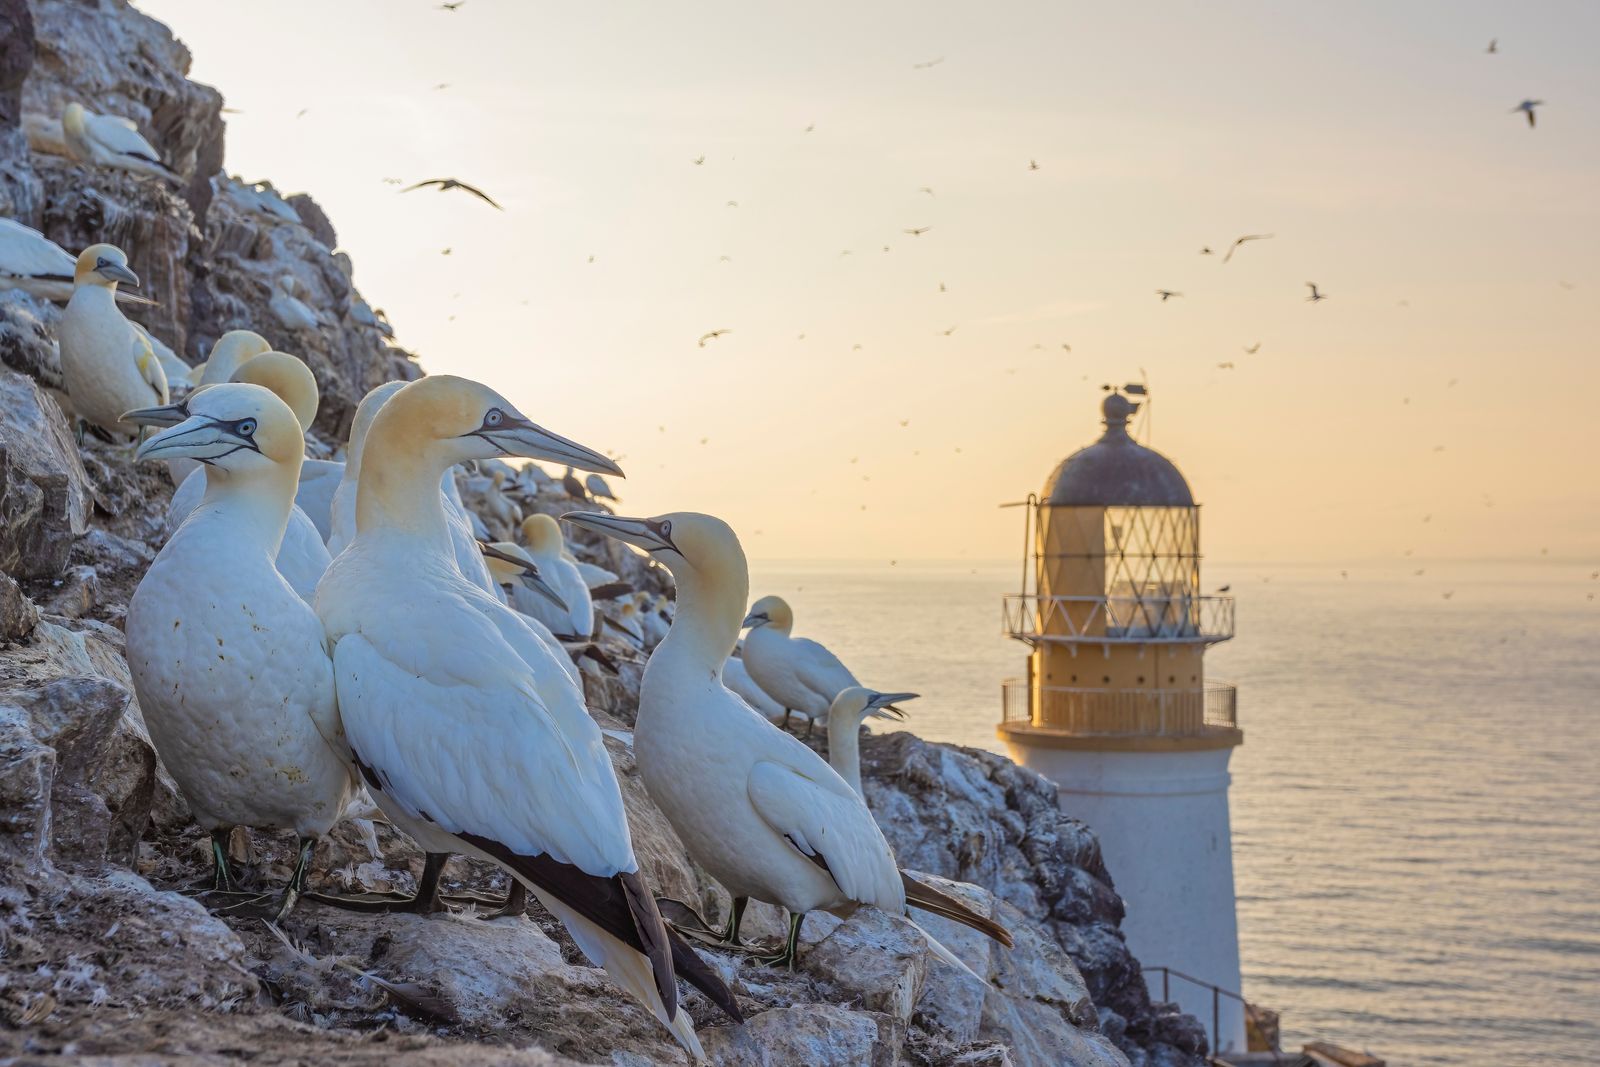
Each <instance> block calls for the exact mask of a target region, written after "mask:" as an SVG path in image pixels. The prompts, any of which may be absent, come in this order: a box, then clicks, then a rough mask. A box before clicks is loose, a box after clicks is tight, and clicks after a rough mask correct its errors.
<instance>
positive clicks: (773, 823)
mask: <svg viewBox="0 0 1600 1067" xmlns="http://www.w3.org/2000/svg"><path fill="white" fill-rule="evenodd" d="M791 740H792V739H791ZM795 744H797V745H798V744H799V742H798V741H796V742H795ZM807 752H808V753H809V752H810V750H809V749H808V750H807ZM817 763H818V764H819V765H820V769H821V770H823V771H826V772H827V773H828V774H829V775H832V776H833V778H834V781H832V782H827V781H825V780H823V779H821V776H820V774H819V775H818V776H816V777H808V776H807V775H805V774H803V773H801V772H800V771H797V770H795V769H794V768H793V767H789V766H786V765H784V764H780V763H773V762H771V761H765V760H764V761H762V762H760V763H757V764H756V765H755V766H754V767H752V768H751V769H750V780H749V784H748V786H747V789H748V792H749V796H750V803H751V804H752V805H753V806H754V807H755V809H756V814H758V815H760V816H761V818H762V821H764V822H765V823H766V824H767V825H768V826H770V827H772V829H773V830H774V831H775V832H776V833H778V834H781V835H782V836H783V837H785V838H787V839H788V841H789V843H790V844H791V845H793V846H794V848H795V850H796V851H797V852H799V853H800V854H801V855H803V856H805V857H806V858H807V859H810V860H812V861H814V862H818V864H819V866H823V867H825V868H826V869H827V871H828V873H829V874H830V875H831V876H832V877H833V880H834V882H835V883H836V884H837V885H838V886H839V889H840V891H841V892H843V893H844V895H845V896H846V897H848V898H850V899H851V900H854V901H858V902H859V903H862V904H876V905H878V906H879V907H881V908H883V909H884V910H885V911H889V912H892V913H894V914H895V915H901V914H904V912H905V910H906V908H905V904H906V898H905V890H904V888H903V887H902V886H901V883H900V872H899V869H898V868H897V867H896V866H895V862H894V852H893V851H892V850H891V849H890V848H889V842H887V841H885V840H884V837H883V831H881V830H879V829H878V824H877V823H876V822H875V821H874V820H873V818H872V812H871V811H869V810H867V805H866V803H865V802H864V801H862V799H861V798H860V797H859V796H857V795H856V793H855V791H854V790H853V789H851V788H850V787H849V786H848V785H846V784H845V781H844V779H842V778H840V777H839V776H838V775H837V774H835V773H834V771H833V768H831V767H829V766H828V765H827V764H825V763H822V761H821V759H820V758H818V759H817Z"/></svg>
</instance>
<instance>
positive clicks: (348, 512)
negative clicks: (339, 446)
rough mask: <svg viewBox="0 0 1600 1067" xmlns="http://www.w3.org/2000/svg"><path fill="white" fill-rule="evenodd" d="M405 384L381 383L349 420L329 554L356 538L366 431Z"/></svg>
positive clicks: (366, 397) (369, 393) (336, 493)
mask: <svg viewBox="0 0 1600 1067" xmlns="http://www.w3.org/2000/svg"><path fill="white" fill-rule="evenodd" d="M405 384H406V383H405V382H384V383H383V384H382V385H379V386H375V387H374V388H373V389H371V390H370V391H368V393H367V395H366V396H364V397H362V398H361V403H359V404H357V405H356V413H355V416H354V417H353V418H352V419H351V420H350V440H349V442H348V443H347V444H346V445H345V450H344V472H343V473H342V474H341V475H340V478H339V486H338V488H337V489H335V490H334V491H333V508H332V516H331V528H330V530H329V532H328V552H329V554H330V555H333V556H337V555H338V554H339V553H340V552H343V551H344V550H345V548H346V546H348V545H349V544H350V542H351V541H352V540H354V539H355V536H356V494H357V488H358V486H359V483H360V478H361V453H362V451H363V450H364V449H365V447H366V441H367V430H368V429H369V428H370V427H371V426H372V420H373V419H375V418H377V416H378V411H379V409H380V408H382V407H383V405H384V403H385V402H386V401H387V400H388V399H389V398H390V397H391V396H393V395H394V394H395V393H397V392H399V391H400V390H401V389H402V388H404V387H405Z"/></svg>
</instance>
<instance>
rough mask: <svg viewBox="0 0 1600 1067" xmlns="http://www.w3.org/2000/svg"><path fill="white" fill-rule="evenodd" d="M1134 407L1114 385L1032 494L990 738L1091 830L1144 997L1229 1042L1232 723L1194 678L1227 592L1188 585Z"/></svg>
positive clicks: (1181, 527) (1191, 566)
mask: <svg viewBox="0 0 1600 1067" xmlns="http://www.w3.org/2000/svg"><path fill="white" fill-rule="evenodd" d="M1134 391H1136V392H1141V393H1142V389H1138V388H1137V387H1135V389H1134ZM1138 407H1139V405H1138V404H1136V403H1135V402H1133V401H1131V400H1129V399H1128V397H1126V396H1124V395H1122V393H1121V392H1117V391H1113V392H1112V393H1110V395H1108V396H1107V397H1106V398H1105V401H1104V403H1103V404H1102V412H1103V414H1104V417H1105V432H1104V433H1103V434H1102V435H1101V437H1100V439H1099V440H1098V441H1096V442H1094V443H1093V444H1091V445H1089V446H1088V447H1087V448H1083V449H1080V450H1079V451H1077V452H1075V453H1073V454H1072V455H1071V456H1069V457H1067V459H1065V460H1064V461H1062V463H1061V464H1060V465H1059V466H1058V467H1056V469H1055V470H1054V472H1052V473H1051V475H1050V478H1049V480H1048V481H1047V482H1046V483H1045V486H1044V491H1043V493H1042V494H1041V495H1040V496H1038V497H1030V498H1029V500H1028V518H1027V533H1026V547H1025V549H1024V553H1025V559H1024V564H1023V589H1022V592H1021V593H1020V594H1017V595H1014V596H1008V597H1006V599H1005V611H1004V615H1005V631H1006V633H1007V634H1008V635H1009V636H1010V637H1013V638H1015V639H1016V640H1018V641H1021V642H1023V643H1024V644H1026V645H1027V646H1028V647H1029V649H1030V652H1029V656H1028V675H1027V678H1026V679H1021V680H1012V681H1007V682H1006V683H1005V685H1004V698H1003V706H1004V711H1003V721H1002V722H1001V723H1000V726H999V735H1000V739H1001V740H1002V741H1004V742H1005V744H1006V746H1007V748H1008V749H1009V751H1010V753H1011V756H1012V758H1013V759H1014V760H1016V762H1018V763H1020V764H1022V765H1024V766H1026V767H1029V768H1031V769H1033V770H1035V771H1038V772H1039V773H1041V774H1043V775H1045V776H1046V777H1047V778H1050V779H1051V780H1052V781H1054V782H1055V783H1056V784H1057V785H1059V786H1060V803H1061V807H1062V810H1063V811H1065V812H1067V813H1068V814H1070V815H1072V816H1074V817H1076V818H1080V819H1082V820H1084V821H1085V822H1087V823H1088V824H1089V825H1090V826H1091V827H1093V828H1094V830H1095V832H1096V833H1097V834H1098V835H1099V838H1100V845H1101V849H1102V850H1103V852H1104V855H1105V860H1106V866H1107V868H1108V869H1109V870H1110V871H1111V874H1112V877H1113V878H1114V879H1115V881H1116V887H1117V890H1118V891H1119V892H1120V894H1121V895H1122V898H1123V901H1124V902H1125V903H1126V905H1127V916H1126V918H1125V919H1124V921H1123V924H1122V928H1123V930H1124V931H1125V932H1126V934H1127V938H1128V944H1129V947H1130V948H1131V949H1132V951H1133V953H1134V955H1135V956H1137V957H1138V958H1139V959H1140V960H1141V961H1143V962H1144V964H1145V965H1146V979H1147V981H1149V982H1150V984H1151V987H1152V989H1153V991H1154V992H1155V994H1156V995H1157V996H1161V995H1162V994H1163V992H1165V995H1166V996H1167V998H1168V999H1171V1000H1174V1001H1177V1002H1178V1003H1179V1004H1180V1005H1181V1006H1182V1007H1183V1009H1184V1010H1185V1011H1187V1012H1189V1013H1191V1014H1193V1015H1194V1016H1196V1017H1197V1018H1198V1019H1200V1020H1201V1021H1202V1022H1203V1023H1204V1024H1205V1026H1206V1028H1207V1030H1208V1031H1210V1032H1211V1034H1212V1042H1213V1051H1223V1050H1227V1049H1230V1048H1231V1049H1234V1050H1243V1049H1244V1048H1245V1047H1246V1046H1245V1026H1244V1006H1243V1002H1242V1001H1241V1000H1239V999H1238V991H1239V988H1240V975H1239V934H1238V920H1237V918H1236V915H1235V910H1234V890H1233V845H1232V836H1231V831H1230V826H1229V818H1228V784H1229V781H1230V778H1229V774H1228V760H1229V757H1230V756H1231V755H1232V753H1233V750H1234V748H1235V747H1237V746H1238V745H1239V744H1241V743H1242V742H1243V741H1244V734H1243V733H1242V732H1241V731H1240V729H1239V726H1238V721H1237V715H1236V700H1235V691H1234V687H1233V686H1231V685H1227V684H1224V683H1220V682H1215V681H1210V680H1208V679H1207V678H1206V674H1205V651H1206V648H1207V647H1208V646H1210V645H1212V644H1214V643H1216V642H1218V641H1226V640H1228V639H1229V638H1231V637H1232V636H1233V599H1232V598H1231V597H1225V596H1202V595H1201V593H1200V509H1199V507H1198V506H1197V505H1196V504H1195V502H1194V497H1193V495H1192V494H1191V493H1190V491H1189V484H1188V482H1186V481H1185V480H1184V477H1183V475H1182V474H1180V473H1179V472H1178V468H1177V467H1176V466H1175V465H1174V464H1173V463H1172V461H1171V460H1169V459H1167V458H1166V457H1165V456H1163V455H1161V453H1159V452H1157V451H1155V450H1154V449H1151V448H1147V447H1145V446H1144V445H1141V444H1139V443H1138V442H1137V441H1135V440H1134V439H1133V437H1132V436H1131V435H1130V433H1129V431H1128V420H1129V419H1130V418H1131V417H1132V416H1133V414H1134V413H1135V412H1136V411H1137V410H1138Z"/></svg>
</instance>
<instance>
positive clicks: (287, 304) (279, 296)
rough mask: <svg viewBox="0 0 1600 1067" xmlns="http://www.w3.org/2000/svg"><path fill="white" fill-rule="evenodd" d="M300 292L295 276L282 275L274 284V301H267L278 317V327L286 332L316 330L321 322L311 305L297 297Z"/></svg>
mask: <svg viewBox="0 0 1600 1067" xmlns="http://www.w3.org/2000/svg"><path fill="white" fill-rule="evenodd" d="M299 290H300V283H299V281H298V280H296V278H295V276H294V275H293V274H284V275H281V276H280V277H279V278H278V280H277V281H276V282H275V283H273V286H272V299H270V300H269V301H267V307H268V308H269V309H271V311H272V314H273V315H275V316H276V317H277V319H278V325H280V326H282V327H283V328H284V329H286V330H315V329H316V328H317V326H318V325H320V320H318V318H317V313H316V312H315V311H312V310H311V305H309V304H307V303H306V302H305V301H304V300H301V299H300V297H299V296H298V295H296V294H297V293H298V292H299Z"/></svg>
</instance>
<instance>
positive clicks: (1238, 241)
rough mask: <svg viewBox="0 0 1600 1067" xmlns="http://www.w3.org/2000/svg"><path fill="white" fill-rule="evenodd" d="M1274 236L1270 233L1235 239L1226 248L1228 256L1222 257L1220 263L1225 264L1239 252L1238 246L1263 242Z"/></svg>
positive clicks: (1246, 235) (1247, 235)
mask: <svg viewBox="0 0 1600 1067" xmlns="http://www.w3.org/2000/svg"><path fill="white" fill-rule="evenodd" d="M1274 236H1276V235H1275V234H1270V233H1247V234H1245V235H1244V236H1243V237H1236V238H1234V240H1233V244H1231V245H1229V246H1228V254H1227V255H1225V256H1223V257H1222V262H1224V263H1226V262H1228V260H1230V259H1232V258H1233V254H1234V253H1235V252H1237V251H1239V246H1240V245H1242V244H1244V243H1245V242H1246V241H1265V240H1268V239H1270V238H1272V237H1274Z"/></svg>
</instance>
